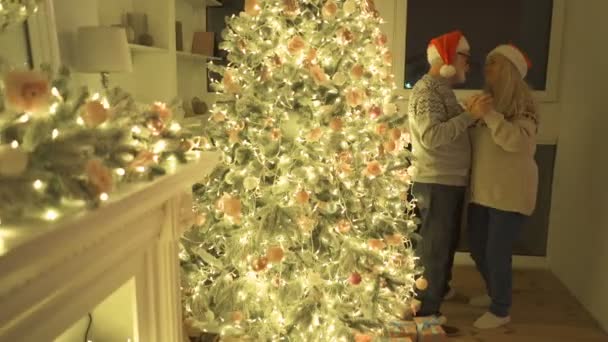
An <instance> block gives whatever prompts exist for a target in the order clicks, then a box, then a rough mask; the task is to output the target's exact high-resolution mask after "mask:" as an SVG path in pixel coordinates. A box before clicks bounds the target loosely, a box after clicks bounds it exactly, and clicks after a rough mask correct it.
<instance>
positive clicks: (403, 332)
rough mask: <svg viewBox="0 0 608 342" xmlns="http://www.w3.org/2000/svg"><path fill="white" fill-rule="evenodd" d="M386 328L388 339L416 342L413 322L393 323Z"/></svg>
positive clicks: (416, 333)
mask: <svg viewBox="0 0 608 342" xmlns="http://www.w3.org/2000/svg"><path fill="white" fill-rule="evenodd" d="M387 328H388V336H389V337H407V338H409V339H411V340H412V341H416V339H417V336H418V328H417V327H416V323H415V322H413V321H393V322H390V323H389V325H388V327H387Z"/></svg>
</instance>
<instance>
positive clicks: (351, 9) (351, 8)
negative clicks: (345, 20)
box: [343, 0, 357, 15]
mask: <svg viewBox="0 0 608 342" xmlns="http://www.w3.org/2000/svg"><path fill="white" fill-rule="evenodd" d="M343 9H344V13H346V15H351V14H353V13H355V11H357V3H356V2H355V1H354V0H347V1H346V2H345V3H344V7H343Z"/></svg>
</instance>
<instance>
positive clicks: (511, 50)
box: [488, 44, 532, 78]
mask: <svg viewBox="0 0 608 342" xmlns="http://www.w3.org/2000/svg"><path fill="white" fill-rule="evenodd" d="M492 55H502V56H504V57H505V58H507V59H508V60H509V61H510V62H511V63H512V64H513V65H514V66H515V68H516V69H517V71H519V74H520V75H521V78H525V77H526V75H527V74H528V70H530V68H531V67H532V62H530V59H529V58H528V56H526V54H525V53H524V52H523V51H522V50H521V49H519V48H518V47H517V46H515V45H513V44H503V45H498V46H497V47H496V48H494V50H492V51H490V53H488V57H490V56H492Z"/></svg>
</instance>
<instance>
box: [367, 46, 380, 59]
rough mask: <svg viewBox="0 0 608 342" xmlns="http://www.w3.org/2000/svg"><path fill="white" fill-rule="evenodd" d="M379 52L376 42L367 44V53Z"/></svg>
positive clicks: (371, 54) (369, 54) (370, 54)
mask: <svg viewBox="0 0 608 342" xmlns="http://www.w3.org/2000/svg"><path fill="white" fill-rule="evenodd" d="M377 52H378V50H377V48H376V45H374V44H367V45H366V46H365V54H367V55H368V56H373V55H375V54H376V53H377Z"/></svg>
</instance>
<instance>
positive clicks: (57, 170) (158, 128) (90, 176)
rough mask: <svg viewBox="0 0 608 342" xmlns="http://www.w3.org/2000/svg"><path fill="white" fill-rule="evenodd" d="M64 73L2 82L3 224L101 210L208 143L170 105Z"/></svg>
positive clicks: (26, 74) (19, 74) (28, 74)
mask: <svg viewBox="0 0 608 342" xmlns="http://www.w3.org/2000/svg"><path fill="white" fill-rule="evenodd" d="M69 80H70V73H69V71H68V70H67V69H62V70H61V71H60V72H59V73H58V75H56V76H55V77H51V72H50V71H49V70H43V71H29V70H28V71H20V70H11V71H8V72H5V73H4V75H3V77H2V82H1V83H0V85H1V87H0V223H1V222H2V221H1V220H4V222H5V223H6V222H7V221H9V220H14V219H19V218H26V217H33V218H42V219H46V220H55V219H57V218H58V217H59V216H61V215H62V212H64V211H65V209H67V208H70V207H74V206H75V207H76V208H77V209H78V210H80V209H81V208H82V209H84V208H94V207H97V206H98V205H99V204H100V203H101V202H103V201H106V200H108V198H109V195H110V193H111V192H112V191H113V190H115V189H116V188H117V187H118V186H119V185H120V184H121V183H125V182H133V181H139V180H150V179H152V178H154V177H155V176H158V175H162V174H165V173H166V172H170V171H171V169H172V168H175V166H176V165H177V164H178V163H185V162H187V161H188V160H189V159H190V158H195V157H196V155H197V153H198V152H197V150H198V144H199V142H200V141H198V139H197V138H196V137H194V136H193V135H192V134H190V133H189V132H187V131H185V130H184V129H182V127H181V126H180V125H179V123H177V122H175V121H174V120H173V118H172V111H171V109H170V107H169V106H167V105H165V104H164V103H160V102H155V103H154V104H152V105H143V106H140V105H137V104H136V103H135V101H134V100H133V98H132V97H131V96H130V95H129V94H128V93H126V92H125V91H123V90H121V89H119V88H115V89H112V90H110V91H108V93H107V94H100V93H90V92H89V91H88V89H86V88H74V87H71V86H70V82H69Z"/></svg>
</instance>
